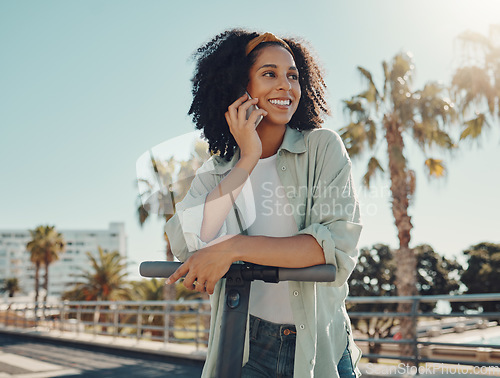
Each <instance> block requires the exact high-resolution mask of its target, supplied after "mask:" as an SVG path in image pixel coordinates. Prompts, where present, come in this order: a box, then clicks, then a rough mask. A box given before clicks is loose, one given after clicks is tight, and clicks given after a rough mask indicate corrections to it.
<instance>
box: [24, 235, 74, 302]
mask: <svg viewBox="0 0 500 378" xmlns="http://www.w3.org/2000/svg"><path fill="white" fill-rule="evenodd" d="M30 234H31V240H30V241H29V242H28V244H27V245H26V249H27V250H28V251H29V252H30V260H31V262H33V264H34V265H35V302H38V296H39V287H40V281H39V272H40V267H41V266H42V265H43V266H44V267H45V281H44V285H43V286H44V289H45V297H44V301H47V295H48V292H49V266H50V264H52V263H53V262H54V261H57V260H59V256H60V254H61V253H63V252H64V251H65V249H66V242H65V241H64V238H63V236H62V234H60V233H58V232H57V231H56V229H55V226H38V227H37V228H36V229H35V230H30Z"/></svg>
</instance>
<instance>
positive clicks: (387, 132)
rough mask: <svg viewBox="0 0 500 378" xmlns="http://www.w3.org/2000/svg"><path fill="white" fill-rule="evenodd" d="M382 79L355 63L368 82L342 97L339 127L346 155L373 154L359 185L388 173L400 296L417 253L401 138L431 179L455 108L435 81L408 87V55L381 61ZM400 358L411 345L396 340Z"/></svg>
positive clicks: (410, 288)
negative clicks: (416, 150)
mask: <svg viewBox="0 0 500 378" xmlns="http://www.w3.org/2000/svg"><path fill="white" fill-rule="evenodd" d="M382 69H383V75H384V81H383V84H382V85H381V86H378V87H377V85H376V84H375V80H374V79H373V76H372V74H371V73H370V72H369V71H368V70H367V69H365V68H363V67H358V71H359V72H360V74H361V76H362V78H363V79H365V81H366V83H367V86H366V89H365V90H363V91H362V92H361V93H359V94H357V95H355V96H353V97H352V98H351V99H349V100H345V101H344V103H345V109H346V111H347V112H348V113H349V115H350V120H349V124H348V125H347V126H345V127H343V128H342V129H341V130H340V136H341V137H342V139H343V140H344V143H345V144H346V148H347V150H348V152H349V155H350V156H352V157H355V156H356V155H360V154H362V153H364V152H365V151H367V150H370V151H371V152H372V155H371V157H370V159H369V161H368V167H367V172H366V174H365V176H364V182H363V183H364V185H365V186H366V187H369V186H370V183H371V180H372V178H373V177H374V175H375V174H377V173H381V172H385V171H388V173H389V177H390V182H391V187H390V191H391V197H392V214H393V216H394V220H395V225H396V228H397V232H398V240H399V248H398V250H397V255H398V265H397V268H396V280H397V284H396V287H397V290H398V294H399V295H414V294H416V290H417V287H416V283H417V278H416V266H417V262H416V257H415V254H414V252H413V250H412V249H411V248H410V246H409V245H410V240H411V234H410V233H411V230H412V228H413V225H412V223H411V216H410V215H409V213H408V209H409V207H410V204H411V203H412V202H413V199H414V197H413V195H414V193H415V188H416V175H415V171H414V170H412V169H411V168H410V167H409V153H408V151H407V148H405V142H406V143H407V142H409V141H414V142H415V144H416V145H417V146H418V147H420V149H421V150H422V152H423V154H424V156H425V159H424V166H425V167H426V169H427V173H428V175H429V176H430V177H442V176H444V174H445V166H444V163H443V161H442V160H441V159H437V158H436V157H435V156H434V157H431V156H429V152H430V151H432V152H435V150H436V149H437V148H439V149H442V150H451V149H453V148H454V147H455V144H454V143H453V141H452V139H451V137H450V136H449V135H448V133H447V132H446V127H447V126H448V125H450V124H451V123H452V121H453V120H454V119H455V111H454V106H453V104H452V103H451V101H450V100H449V99H448V98H447V97H446V90H445V88H444V87H443V86H442V85H440V84H438V83H434V82H430V83H427V84H425V85H424V87H423V89H420V90H415V89H414V88H413V85H412V81H413V75H414V71H415V65H414V64H413V61H412V56H411V54H409V53H406V54H405V53H400V54H397V55H396V56H395V57H394V58H393V59H392V61H391V62H390V63H387V62H383V63H382ZM382 146H385V156H386V157H387V162H388V163H387V167H386V168H385V169H384V168H383V167H382V164H381V161H379V159H378V158H377V153H378V152H380V151H384V149H383V148H380V147H382ZM410 309H411V306H410V305H408V304H407V303H400V304H399V306H398V310H399V311H400V312H409V311H410ZM401 333H402V337H403V338H405V339H409V338H412V337H413V336H415V334H416V329H415V327H414V325H413V324H412V322H411V319H403V320H402V321H401ZM400 352H401V354H402V355H403V356H409V355H412V354H413V347H412V346H411V345H405V344H401V347H400Z"/></svg>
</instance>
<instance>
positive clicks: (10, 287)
mask: <svg viewBox="0 0 500 378" xmlns="http://www.w3.org/2000/svg"><path fill="white" fill-rule="evenodd" d="M0 291H1V292H5V291H6V292H7V293H9V298H12V297H13V296H14V294H16V293H18V292H20V291H21V288H20V287H19V280H18V279H17V278H7V279H6V280H5V281H4V282H3V283H2V287H1V288H0Z"/></svg>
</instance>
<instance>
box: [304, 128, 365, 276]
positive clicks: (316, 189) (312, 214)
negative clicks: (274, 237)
mask: <svg viewBox="0 0 500 378" xmlns="http://www.w3.org/2000/svg"><path fill="white" fill-rule="evenodd" d="M328 135H329V136H330V137H329V138H324V137H323V138H321V139H322V140H321V141H318V145H317V146H314V148H315V149H316V150H317V151H318V153H317V154H316V156H315V159H314V161H312V162H311V164H314V181H313V183H312V186H310V188H311V197H310V198H309V201H310V204H311V206H310V209H309V211H308V213H307V214H306V219H305V226H306V227H305V228H304V229H302V230H300V231H299V232H298V233H299V234H308V235H311V236H313V237H314V238H315V239H316V241H317V242H318V244H319V245H320V246H321V247H322V248H323V252H324V255H325V261H326V263H327V264H332V265H335V266H336V267H337V277H336V280H335V281H334V282H332V283H328V284H327V285H331V286H342V285H343V284H344V283H345V282H346V281H347V279H348V278H349V276H350V274H351V273H352V271H353V269H354V267H355V265H356V262H357V258H358V249H357V244H358V240H359V236H360V233H361V229H362V225H361V223H360V213H359V203H358V199H357V196H356V192H355V190H354V185H353V181H352V174H351V161H350V159H349V157H348V155H347V152H346V150H345V147H344V145H343V143H342V141H341V139H340V137H338V135H337V134H336V133H330V132H329V133H328Z"/></svg>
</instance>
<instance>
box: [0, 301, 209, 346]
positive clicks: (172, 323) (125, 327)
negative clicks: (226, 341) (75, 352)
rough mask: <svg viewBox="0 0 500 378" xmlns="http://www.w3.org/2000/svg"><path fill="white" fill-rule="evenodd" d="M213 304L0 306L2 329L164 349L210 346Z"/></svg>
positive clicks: (97, 303)
mask: <svg viewBox="0 0 500 378" xmlns="http://www.w3.org/2000/svg"><path fill="white" fill-rule="evenodd" d="M209 324H210V302H209V301H200V300H191V301H81V302H69V301H64V302H56V303H50V302H49V303H41V302H40V303H37V304H35V303H16V302H13V303H3V304H1V303H0V325H4V326H13V327H17V328H39V329H46V330H58V331H61V332H73V333H75V334H76V335H77V336H78V335H79V334H84V333H85V334H93V335H106V336H112V337H115V338H116V337H124V338H135V339H137V340H152V341H161V342H164V343H168V342H173V343H191V344H194V345H196V347H197V348H198V347H199V346H200V345H207V344H208V332H209Z"/></svg>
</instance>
